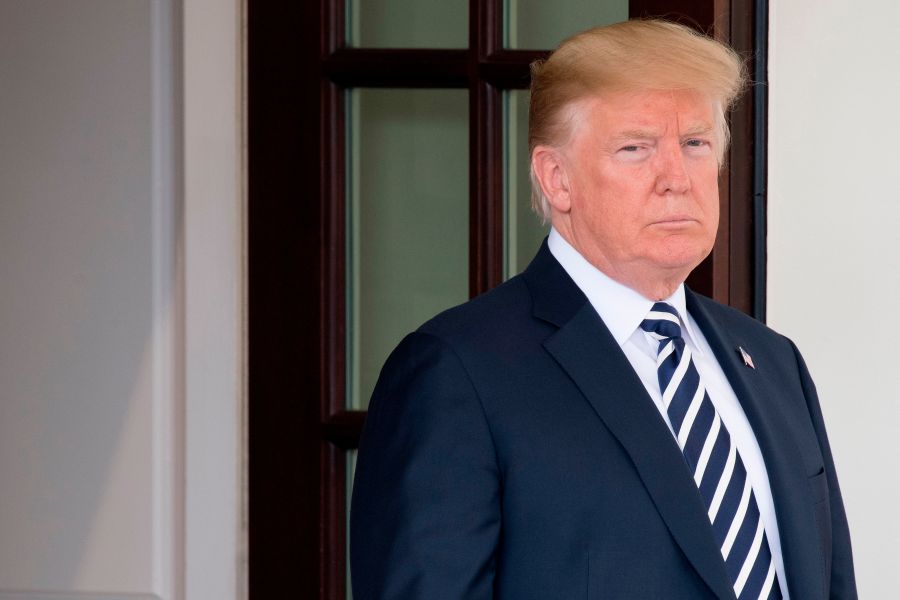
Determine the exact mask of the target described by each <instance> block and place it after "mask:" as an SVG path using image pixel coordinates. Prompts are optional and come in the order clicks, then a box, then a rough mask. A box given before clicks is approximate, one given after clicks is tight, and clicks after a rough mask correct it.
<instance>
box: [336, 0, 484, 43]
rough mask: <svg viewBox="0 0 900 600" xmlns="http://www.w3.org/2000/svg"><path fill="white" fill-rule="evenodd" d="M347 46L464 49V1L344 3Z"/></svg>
mask: <svg viewBox="0 0 900 600" xmlns="http://www.w3.org/2000/svg"><path fill="white" fill-rule="evenodd" d="M346 6H347V24H346V30H347V45H349V46H355V47H359V48H466V47H468V45H469V3H468V2H467V1H466V0H347V5H346Z"/></svg>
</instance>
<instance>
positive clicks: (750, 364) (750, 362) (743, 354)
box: [737, 346, 756, 369]
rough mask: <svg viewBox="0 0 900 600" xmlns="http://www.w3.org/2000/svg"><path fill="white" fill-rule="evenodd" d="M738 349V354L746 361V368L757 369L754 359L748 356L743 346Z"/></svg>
mask: <svg viewBox="0 0 900 600" xmlns="http://www.w3.org/2000/svg"><path fill="white" fill-rule="evenodd" d="M737 349H738V352H740V353H741V358H743V359H744V366H745V367H750V368H751V369H756V365H754V364H753V358H752V357H751V356H750V355H749V354H747V351H746V350H744V348H743V346H738V347H737Z"/></svg>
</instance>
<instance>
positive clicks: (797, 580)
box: [687, 290, 825, 598]
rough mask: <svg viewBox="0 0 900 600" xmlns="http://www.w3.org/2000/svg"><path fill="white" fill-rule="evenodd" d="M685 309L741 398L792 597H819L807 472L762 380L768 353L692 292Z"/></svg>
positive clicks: (776, 399) (772, 389)
mask: <svg viewBox="0 0 900 600" xmlns="http://www.w3.org/2000/svg"><path fill="white" fill-rule="evenodd" d="M687 307H688V311H689V312H690V313H691V316H692V317H693V318H694V320H695V321H696V322H697V324H698V325H699V326H700V329H701V330H702V331H703V335H704V336H705V337H706V341H707V342H708V343H709V345H710V347H711V348H712V350H713V353H714V354H715V355H716V359H717V360H718V362H719V365H720V366H721V367H722V370H723V371H724V373H725V376H726V377H727V378H728V381H729V383H730V384H731V387H732V389H733V390H734V393H735V395H737V397H738V400H740V403H741V407H742V408H743V409H744V413H745V414H746V415H747V420H748V421H749V422H750V426H751V427H752V428H753V433H754V435H755V436H756V440H757V442H758V443H759V447H760V450H761V452H762V455H763V459H764V460H765V463H766V471H767V472H768V475H769V484H770V486H771V489H772V497H773V500H774V502H775V513H776V518H777V519H778V530H779V534H780V537H781V549H782V554H783V557H784V563H785V572H786V575H787V580H788V586H789V591H790V594H791V597H792V598H820V597H822V590H824V589H825V588H824V581H823V579H822V557H821V555H820V551H818V546H813V547H812V549H811V548H810V546H809V544H810V543H812V544H815V540H817V539H818V535H819V534H818V530H817V527H816V523H815V518H814V516H813V512H812V510H811V508H812V504H813V499H812V497H811V494H810V490H809V483H808V473H806V472H805V470H804V465H803V461H802V460H800V459H799V456H800V450H799V448H798V447H797V445H796V443H795V442H794V436H795V435H796V434H795V432H794V431H792V430H791V428H790V426H789V423H790V419H789V418H788V417H787V415H785V414H784V412H783V409H782V406H781V403H782V399H783V392H782V391H781V390H779V389H778V388H777V386H776V385H775V383H774V382H773V381H770V380H769V379H768V378H767V377H766V371H767V363H766V360H765V357H766V351H765V350H766V349H765V348H762V347H760V348H755V347H753V345H752V342H751V341H749V340H744V339H741V337H740V333H738V332H736V331H726V330H724V329H723V328H722V327H721V326H720V325H719V324H718V323H717V322H716V320H715V319H713V318H712V316H711V315H710V313H709V310H708V309H707V307H706V306H705V305H704V303H703V302H702V301H701V300H700V299H699V298H698V297H696V296H695V295H694V294H693V293H691V292H690V290H688V291H687ZM740 348H743V349H744V350H745V351H746V352H747V353H748V354H749V355H751V356H752V357H754V361H755V366H754V368H752V369H751V368H749V367H748V366H747V365H745V364H744V360H743V358H742V356H741V354H740Z"/></svg>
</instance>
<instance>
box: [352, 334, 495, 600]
mask: <svg viewBox="0 0 900 600" xmlns="http://www.w3.org/2000/svg"><path fill="white" fill-rule="evenodd" d="M499 531H500V477H499V469H498V466H497V457H496V452H495V450H494V444H493V440H492V438H491V432H490V429H489V426H488V422H487V419H486V417H485V414H484V410H483V407H482V404H481V401H480V399H479V397H478V395H477V393H476V390H475V388H474V386H473V384H472V382H471V380H470V378H469V376H468V374H467V372H466V370H465V369H464V367H463V364H462V363H461V361H460V359H459V358H458V356H457V355H456V354H455V352H454V351H453V350H452V349H451V348H450V347H449V346H448V345H447V344H446V343H445V342H443V341H442V340H440V339H439V338H437V337H435V336H432V335H429V334H424V333H414V334H411V335H410V336H408V337H407V338H406V339H404V340H403V342H401V344H400V345H399V346H398V347H397V349H396V350H395V351H394V352H393V354H392V355H391V357H390V358H389V359H388V362H387V364H386V365H385V367H384V369H383V370H382V373H381V377H380V378H379V381H378V384H377V385H376V387H375V392H374V394H373V396H372V401H371V403H370V406H369V414H368V417H367V419H366V424H365V427H364V430H363V435H362V438H361V440H360V447H359V456H358V461H357V465H356V475H355V481H354V488H353V500H352V506H351V516H350V562H351V580H352V584H353V596H354V598H355V599H356V600H369V599H373V600H374V599H379V600H380V599H387V598H398V599H399V598H402V599H417V598H423V599H425V598H427V599H429V600H440V599H444V598H446V599H454V598H466V599H470V598H471V599H476V598H491V597H492V595H493V577H494V571H495V551H496V547H497V543H498V536H499Z"/></svg>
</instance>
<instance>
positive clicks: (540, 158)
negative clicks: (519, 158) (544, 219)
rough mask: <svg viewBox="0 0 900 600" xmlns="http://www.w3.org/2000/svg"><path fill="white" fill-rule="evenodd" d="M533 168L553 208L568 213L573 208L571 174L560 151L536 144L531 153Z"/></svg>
mask: <svg viewBox="0 0 900 600" xmlns="http://www.w3.org/2000/svg"><path fill="white" fill-rule="evenodd" d="M531 169H532V171H533V172H534V176H535V177H536V178H537V180H538V183H539V184H540V186H541V190H542V191H543V192H544V197H545V198H547V201H548V202H550V206H551V207H553V210H554V211H557V212H560V213H568V212H569V210H570V209H571V208H572V201H571V197H570V192H571V190H570V188H569V174H568V172H567V170H566V162H565V158H564V157H563V156H562V154H561V153H560V151H559V150H558V149H556V148H551V147H550V146H535V148H534V151H533V152H532V153H531Z"/></svg>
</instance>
